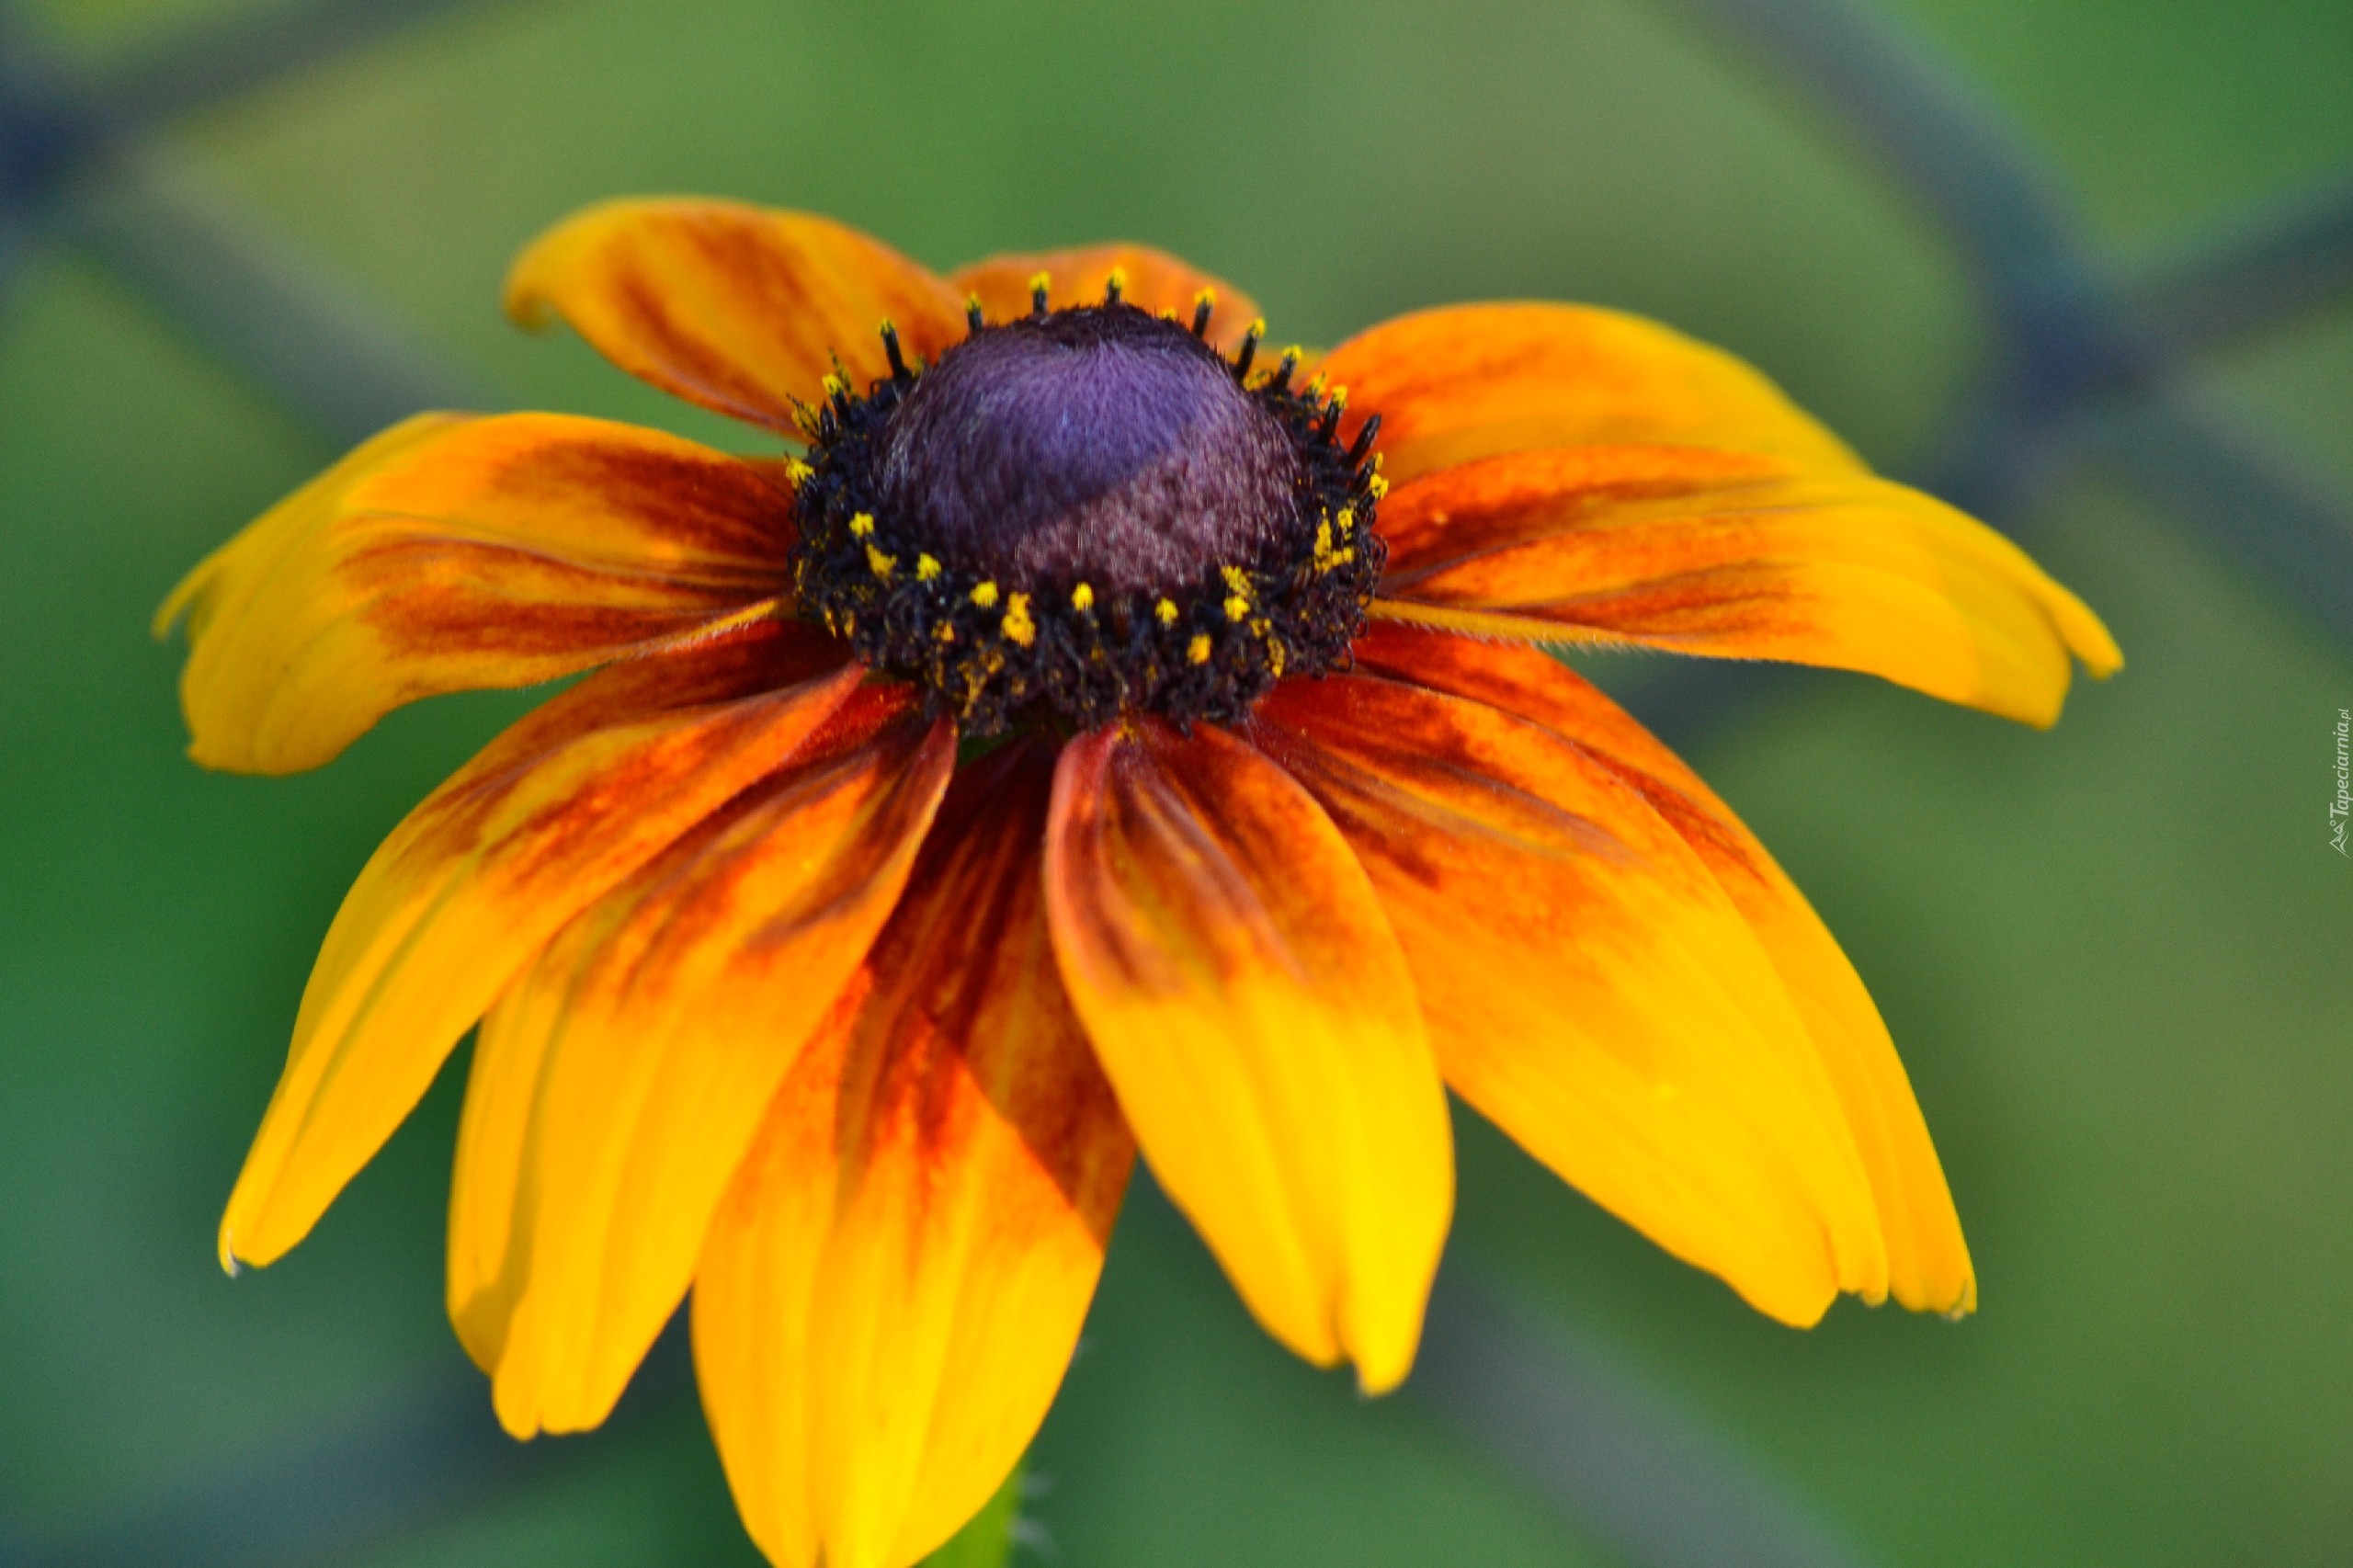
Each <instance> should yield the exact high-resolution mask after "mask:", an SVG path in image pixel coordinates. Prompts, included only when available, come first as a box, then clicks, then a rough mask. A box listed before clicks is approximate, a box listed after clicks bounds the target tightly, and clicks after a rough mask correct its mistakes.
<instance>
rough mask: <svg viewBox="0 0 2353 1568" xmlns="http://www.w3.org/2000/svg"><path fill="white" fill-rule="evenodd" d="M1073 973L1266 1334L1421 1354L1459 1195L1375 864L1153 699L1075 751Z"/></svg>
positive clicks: (1123, 1077) (1089, 1027)
mask: <svg viewBox="0 0 2353 1568" xmlns="http://www.w3.org/2000/svg"><path fill="white" fill-rule="evenodd" d="M1046 907H1047V912H1048V914H1049V915H1050V916H1051V919H1052V922H1053V928H1054V950H1055V953H1056V955H1057V957H1058V958H1059V959H1060V960H1061V963H1062V971H1063V980H1064V982H1065V983H1067V984H1068V985H1069V987H1070V994H1071V999H1072V1001H1073V1002H1074V1003H1075V1004H1076V1006H1077V1007H1078V1014H1079V1017H1082V1018H1084V1019H1085V1020H1086V1032H1087V1035H1088V1037H1089V1038H1090V1039H1092V1040H1094V1042H1095V1050H1096V1054H1097V1056H1099V1057H1100V1058H1101V1059H1102V1062H1103V1065H1104V1070H1105V1071H1106V1072H1108V1074H1110V1077H1111V1082H1112V1085H1114V1086H1115V1087H1116V1088H1117V1089H1118V1090H1119V1092H1120V1104H1121V1105H1122V1106H1123V1107H1125V1108H1126V1109H1127V1113H1128V1119H1129V1120H1130V1122H1131V1123H1132V1124H1133V1126H1134V1127H1135V1130H1136V1136H1137V1138H1138V1139H1139V1141H1140V1142H1142V1145H1143V1150H1144V1153H1145V1154H1146V1155H1147V1157H1149V1158H1150V1159H1151V1161H1152V1166H1153V1170H1154V1173H1155V1174H1156V1175H1157V1176H1159V1178H1160V1181H1161V1184H1162V1185H1163V1186H1164V1187H1166V1188H1167V1190H1168V1194H1169V1196H1170V1197H1171V1198H1172V1199H1175V1200H1176V1205H1177V1207H1178V1208H1180V1209H1182V1210H1185V1212H1186V1213H1187V1214H1188V1215H1189V1216H1191V1218H1192V1221H1193V1222H1194V1224H1195V1225H1197V1226H1199V1229H1200V1232H1201V1234H1202V1235H1203V1237H1204V1238H1205V1239H1206V1240H1207V1241H1208V1243H1209V1244H1210V1247H1211V1251H1213V1252H1215V1253H1216V1254H1217V1255H1218V1257H1219V1258H1220V1260H1221V1261H1222V1262H1223V1263H1224V1265H1225V1269H1226V1272H1227V1273H1228V1274H1229V1275H1230V1276H1232V1277H1233V1282H1234V1285H1235V1287H1236V1288H1237V1289H1238V1290H1240V1291H1241V1292H1242V1297H1243V1300H1244V1301H1247V1302H1248V1303H1249V1305H1250V1308H1251V1310H1252V1311H1253V1312H1256V1314H1257V1317H1258V1321H1259V1322H1260V1323H1262V1324H1265V1325H1266V1327H1267V1332H1269V1333H1271V1334H1272V1335H1275V1337H1276V1338H1278V1339H1279V1340H1281V1341H1282V1342H1283V1343H1284V1344H1286V1345H1288V1346H1290V1347H1291V1348H1292V1349H1293V1350H1296V1351H1297V1352H1298V1353H1299V1354H1301V1355H1302V1356H1304V1357H1306V1358H1308V1359H1310V1360H1312V1361H1314V1362H1316V1363H1317V1364H1319V1365H1324V1366H1328V1365H1331V1364H1333V1363H1335V1362H1337V1361H1338V1360H1340V1359H1341V1358H1350V1359H1353V1360H1354V1361H1355V1362H1356V1364H1357V1373H1358V1381H1360V1382H1361V1384H1362V1385H1363V1386H1364V1387H1365V1388H1366V1389H1367V1390H1368V1391H1370V1392H1379V1391H1381V1390H1384V1389H1387V1388H1390V1387H1392V1386H1394V1385H1395V1384H1396V1383H1397V1381H1399V1380H1401V1379H1402V1378H1404V1375H1405V1372H1406V1369H1408V1368H1409V1367H1410V1366H1411V1365H1412V1362H1413V1357H1414V1348H1415V1342H1416V1341H1417V1340H1418V1339H1419V1337H1420V1334H1421V1322H1422V1308H1423V1304H1424V1301H1425V1300H1426V1298H1427V1293H1428V1290H1429V1284H1430V1278H1431V1276H1432V1274H1433V1272H1434V1271H1435V1270H1436V1268H1437V1267H1438V1249H1439V1247H1440V1245H1441V1244H1443V1242H1444V1241H1445V1237H1446V1228H1447V1222H1448V1220H1449V1215H1450V1214H1451V1211H1452V1208H1453V1201H1454V1158H1453V1145H1452V1142H1451V1135H1450V1132H1449V1128H1448V1125H1447V1117H1446V1100H1445V1095H1444V1093H1443V1091H1442V1090H1441V1088H1440V1086H1439V1083H1438V1074H1437V1072H1436V1070H1435V1066H1434V1063H1433V1062H1432V1060H1431V1056H1430V1048H1429V1044H1428V1041H1427V1039H1426V1037H1425V1035H1424V1033H1423V1028H1422V1016H1421V1009H1420V1007H1419V1006H1417V1004H1416V1003H1415V995H1414V985H1413V982H1412V980H1411V979H1410V977H1409V976H1408V974H1407V971H1406V967H1405V960H1404V955H1403V954H1402V953H1400V952H1399V950H1398V947H1397V938H1396V937H1394V936H1392V934H1391V932H1390V929H1389V925H1388V923H1387V922H1386V921H1385V920H1384V919H1383V918H1382V917H1381V907H1380V905H1379V903H1377V902H1376V901H1375V899H1374V896H1373V891H1372V887H1371V884H1370V883H1369V882H1368V881H1366V880H1365V873H1364V869H1362V868H1361V867H1359V866H1358V864H1357V860H1356V858H1355V857H1354V856H1353V855H1351V854H1350V853H1349V852H1348V847H1347V845H1346V844H1345V843H1343V842H1342V841H1341V838H1340V835H1339V833H1338V832H1337V831H1336V829H1335V828H1334V827H1333V825H1332V824H1331V822H1330V821H1329V820H1328V819H1327V818H1326V817H1325V816H1324V812H1322V811H1320V810H1318V809H1317V807H1316V804H1315V802H1314V801H1313V800H1311V799H1310V798H1309V797H1308V795H1307V793H1306V791H1304V790H1302V789H1301V788H1300V787H1299V785H1298V784H1297V783H1295V782H1293V781H1292V780H1291V779H1290V778H1289V777H1288V776H1287V775H1286V774H1285V773H1284V772H1283V771H1282V769H1281V768H1279V767H1276V766H1275V765H1274V764H1273V763H1271V762H1269V761H1268V760H1267V758H1266V757H1265V756H1261V755H1260V754H1259V753H1258V752H1256V750H1254V749H1253V748H1252V747H1250V746H1249V745H1248V744H1245V743H1244V742H1242V741H1239V740H1236V739H1235V738H1233V736H1231V735H1229V734H1227V733H1223V732H1222V731H1219V730H1214V729H1211V728H1207V727H1203V728H1201V729H1199V730H1196V731H1195V732H1194V733H1192V734H1191V735H1189V736H1183V735H1179V734H1177V733H1176V732H1175V731H1174V730H1171V729H1169V728H1168V727H1167V726H1165V725H1164V724H1162V723H1160V722H1158V721H1156V720H1146V721H1142V722H1137V723H1136V724H1135V725H1133V726H1132V727H1128V728H1111V729H1105V730H1099V731H1097V732H1095V733H1091V734H1086V735H1082V736H1080V737H1079V738H1078V739H1076V740H1074V741H1073V742H1071V743H1070V744H1068V745H1067V746H1066V747H1065V748H1064V750H1063V756H1062V762H1061V766H1060V768H1059V771H1058V773H1057V775H1056V778H1055V781H1054V815H1053V823H1052V827H1051V832H1050V834H1049V835H1048V838H1047V848H1046Z"/></svg>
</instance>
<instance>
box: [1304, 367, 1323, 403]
mask: <svg viewBox="0 0 2353 1568" xmlns="http://www.w3.org/2000/svg"><path fill="white" fill-rule="evenodd" d="M1307 395H1308V396H1310V397H1322V396H1323V395H1324V372H1323V371H1321V370H1318V371H1316V372H1315V379H1314V380H1313V381H1310V382H1308V383H1307Z"/></svg>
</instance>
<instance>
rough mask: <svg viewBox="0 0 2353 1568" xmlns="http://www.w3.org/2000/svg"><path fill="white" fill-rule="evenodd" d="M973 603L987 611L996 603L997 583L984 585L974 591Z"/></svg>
mask: <svg viewBox="0 0 2353 1568" xmlns="http://www.w3.org/2000/svg"><path fill="white" fill-rule="evenodd" d="M972 602H973V603H974V604H976V605H978V606H980V607H981V608H983V609H986V608H989V606H991V605H993V604H995V603H996V585H995V583H983V584H982V585H979V586H978V587H976V588H974V589H973V590H972Z"/></svg>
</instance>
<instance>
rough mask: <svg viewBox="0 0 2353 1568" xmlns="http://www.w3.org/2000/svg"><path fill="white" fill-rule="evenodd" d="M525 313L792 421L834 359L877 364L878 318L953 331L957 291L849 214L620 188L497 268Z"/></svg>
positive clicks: (880, 371) (718, 405) (919, 330)
mask: <svg viewBox="0 0 2353 1568" xmlns="http://www.w3.org/2000/svg"><path fill="white" fill-rule="evenodd" d="M506 302H507V310H508V312H509V313H510V314H511V315H513V316H514V317H515V318H516V319H517V320H518V321H520V322H522V323H524V324H526V325H537V324H540V323H542V322H543V321H544V320H546V319H547V318H548V317H549V316H551V315H560V316H562V317H563V318H564V319H565V320H567V321H569V322H570V323H571V324H572V325H573V326H574V329H575V330H577V331H578V332H579V333H580V335H582V336H583V337H585V338H586V339H587V340H588V341H589V342H590V343H591V344H593V345H594V346H595V347H597V350H598V351H599V352H601V353H602V354H604V355H605V357H606V358H608V359H610V360H612V361H613V362H614V363H615V364H617V365H619V366H620V367H621V369H625V370H628V371H629V372H631V374H632V375H636V376H640V377H642V378H643V379H644V380H646V381H651V382H653V383H654V385H656V386H658V387H661V388H663V389H664V390H665V391H666V392H674V393H676V395H678V396H680V397H683V398H686V399H688V401H690V402H694V403H700V404H702V405H703V406H704V407H706V408H712V409H716V410H717V411H719V412H720V413H722V414H727V415H733V416H735V417H736V418H739V419H747V420H751V421H754V422H756V423H757V424H762V425H766V426H771V427H773V428H777V429H781V430H785V431H788V432H791V431H795V430H797V423H796V415H795V406H796V404H814V403H818V402H821V401H822V400H823V398H824V389H823V383H824V378H825V377H826V376H827V375H828V374H830V373H831V372H832V370H833V368H834V365H835V361H836V359H838V361H839V363H840V364H841V366H842V367H843V369H844V372H845V373H846V374H847V376H848V377H849V379H850V380H851V381H852V383H853V384H854V386H855V387H856V388H858V389H859V390H863V388H864V386H865V384H866V383H867V382H868V381H871V380H873V379H875V378H878V377H881V376H884V375H887V374H889V373H890V368H889V362H888V360H887V359H886V358H885V357H884V354H883V349H882V343H881V337H880V335H879V328H880V327H881V324H882V323H883V322H884V321H885V320H889V321H891V322H892V324H894V325H895V326H896V327H897V330H898V332H899V335H900V341H901V342H902V344H903V345H904V347H905V350H906V352H908V353H910V354H912V355H915V356H917V357H919V358H936V357H937V356H938V354H939V352H940V351H941V350H942V349H944V348H945V347H947V346H948V345H949V344H950V343H952V342H954V341H955V340H956V339H957V338H958V337H959V336H961V334H962V330H963V321H962V314H961V310H960V309H959V308H958V302H957V300H956V297H955V296H953V295H951V294H950V293H949V290H947V288H946V287H945V286H944V285H942V284H941V283H940V281H939V280H938V278H934V277H933V276H932V275H931V274H930V273H929V272H928V271H926V269H924V268H923V267H919V266H917V265H916V264H915V262H912V261H910V260H908V259H907V258H906V257H905V256H901V255H900V254H899V253H898V252H896V251H894V250H892V249H891V248H890V247H889V246H887V245H884V244H881V243H880V242H879V241H876V240H874V239H872V238H870V237H869V236H868V235H865V234H862V233H858V231H857V230H855V229H851V228H848V227H847V226H845V225H843V224H840V223H836V222H833V221H832V220H830V219H825V218H819V217H815V216H813V215H810V214H807V213H798V212H783V211H774V210H766V209H762V208H756V207H748V206H744V205H741V204H738V203H733V202H724V201H707V200H624V201H612V202H606V203H603V204H601V205H598V206H596V207H591V208H588V209H586V210H583V211H581V212H578V213H575V214H574V215H573V216H572V217H571V218H568V219H566V220H565V221H564V222H562V223H559V224H557V225H556V226H555V227H554V228H553V229H551V230H550V231H549V232H548V233H545V234H543V235H541V236H540V238H539V239H538V240H536V241H534V242H533V243H532V244H531V245H530V247H529V249H527V250H526V251H525V252H524V253H523V255H522V256H520V257H518V258H517V261H516V263H515V267H514V270H513V271H512V273H510V275H509V277H508V279H507V290H506Z"/></svg>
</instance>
